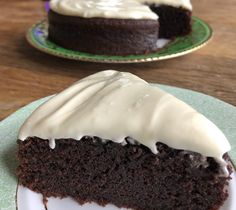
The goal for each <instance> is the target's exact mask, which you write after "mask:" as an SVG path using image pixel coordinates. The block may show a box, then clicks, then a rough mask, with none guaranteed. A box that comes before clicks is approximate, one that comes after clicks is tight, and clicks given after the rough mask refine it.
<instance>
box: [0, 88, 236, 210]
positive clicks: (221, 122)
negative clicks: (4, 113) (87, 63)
mask: <svg viewBox="0 0 236 210" xmlns="http://www.w3.org/2000/svg"><path fill="white" fill-rule="evenodd" d="M159 87H160V88H162V89H164V90H165V91H167V92H169V93H171V94H173V95H175V96H176V97H178V98H179V99H181V100H183V101H185V102H187V103H188V104H190V105H191V106H193V107H194V108H195V109H197V110H198V111H199V112H201V113H203V114H204V115H205V116H206V117H208V118H209V119H211V120H212V121H213V122H214V123H215V124H216V125H217V126H218V127H219V128H220V129H221V130H222V131H223V132H224V133H225V135H226V136H227V138H228V139H229V141H230V143H231V146H232V150H231V151H230V153H229V154H230V157H231V159H232V161H233V163H234V164H235V165H236V107H234V106H232V105H230V104H227V103H225V102H223V101H220V100H218V99H216V98H213V97H211V96H207V95H204V94H201V93H198V92H194V91H191V90H186V89H180V88H175V87H171V86H164V85H159ZM47 99H48V97H47V98H43V99H40V100H38V101H35V102H33V103H31V104H29V105H27V106H25V107H23V108H22V109H19V110H18V111H16V112H15V113H14V114H12V115H11V116H9V117H8V118H6V119H5V120H3V121H1V122H0V210H16V206H15V196H16V186H17V178H16V176H15V172H16V166H17V161H16V148H17V145H16V139H17V133H18V130H19V128H20V126H21V125H22V123H23V122H24V120H25V119H26V118H27V117H28V116H29V115H30V114H31V113H32V111H33V110H34V109H35V108H37V107H38V106H39V105H40V104H42V103H43V102H44V101H46V100H47ZM209 146H210V145H209Z"/></svg>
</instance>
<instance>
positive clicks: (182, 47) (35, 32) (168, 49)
mask: <svg viewBox="0 0 236 210" xmlns="http://www.w3.org/2000/svg"><path fill="white" fill-rule="evenodd" d="M47 28H48V25H47V21H45V20H44V21H41V22H39V23H36V24H35V25H34V26H32V27H31V28H30V29H29V31H28V33H27V40H28V41H29V43H30V44H31V45H32V46H33V47H35V48H36V49H38V50H40V51H42V52H45V53H48V54H51V55H54V56H58V57H63V58H68V59H74V60H81V61H90V62H101V63H139V62H150V61H156V60H164V59H170V58H174V57H178V56H181V55H185V54H188V53H190V52H193V51H195V50H197V49H199V48H201V47H203V46H204V45H205V44H206V43H207V42H208V41H209V40H210V38H211V37H212V29H211V27H210V26H209V25H208V24H207V23H206V22H204V21H203V20H201V19H199V18H197V17H193V18H192V33H191V34H189V35H188V36H184V37H178V38H176V39H175V40H174V41H171V42H170V43H169V44H167V45H166V46H165V47H164V48H162V49H160V50H159V51H158V52H156V53H151V54H146V55H128V56H106V55H94V54H88V53H83V52H77V51H72V50H68V49H65V48H62V47H60V46H58V45H56V44H54V43H52V42H50V41H49V40H48V39H47V34H48V29H47Z"/></svg>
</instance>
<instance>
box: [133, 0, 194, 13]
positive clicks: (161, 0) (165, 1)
mask: <svg viewBox="0 0 236 210" xmlns="http://www.w3.org/2000/svg"><path fill="white" fill-rule="evenodd" d="M136 1H139V2H141V3H147V4H155V5H168V6H172V7H182V8H184V9H187V10H190V11H192V9H193V7H192V4H191V2H190V0H136Z"/></svg>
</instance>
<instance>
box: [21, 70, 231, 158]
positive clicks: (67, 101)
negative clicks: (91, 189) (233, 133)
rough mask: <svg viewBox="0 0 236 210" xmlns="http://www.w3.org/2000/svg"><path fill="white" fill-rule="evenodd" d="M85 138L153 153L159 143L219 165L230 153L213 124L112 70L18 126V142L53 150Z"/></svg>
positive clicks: (57, 97) (86, 80) (90, 79)
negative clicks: (43, 142) (41, 142)
mask: <svg viewBox="0 0 236 210" xmlns="http://www.w3.org/2000/svg"><path fill="white" fill-rule="evenodd" d="M85 135H88V136H98V137H101V138H104V139H110V140H112V141H114V142H117V143H124V138H126V137H130V138H132V139H135V140H136V141H137V142H138V143H140V144H143V145H145V146H147V147H149V148H150V150H151V151H152V152H153V153H157V149H156V143H157V142H162V143H165V144H167V145H168V146H170V147H173V148H176V149H184V150H189V151H194V152H198V153H201V154H202V155H205V156H209V157H214V158H216V159H218V160H222V155H223V154H224V153H225V152H228V151H229V150H230V145H229V142H228V141H227V139H226V137H225V136H224V134H223V133H222V132H221V131H220V130H219V129H218V128H217V127H216V125H214V124H213V123H212V122H211V121H210V120H208V119H207V118H206V117H204V116H203V115H202V114H200V113H198V112H197V111H196V110H194V109H193V108H191V107H190V106H189V105H187V104H185V103H184V102H182V101H180V100H179V99H177V98H176V97H174V96H172V95H170V94H168V93H166V92H164V91H162V90H161V89H159V88H157V87H156V86H153V85H149V84H148V83H147V82H145V81H144V80H142V79H140V78H138V77H137V76H135V75H133V74H131V73H124V72H117V71H113V70H108V71H103V72H99V73H96V74H94V75H91V76H89V77H86V78H84V79H82V80H80V81H78V82H77V83H75V84H73V85H72V86H70V87H69V88H67V89H66V90H64V91H62V92H61V93H59V94H57V95H55V96H54V97H52V98H51V99H50V100H48V101H47V102H45V103H44V104H43V105H41V106H40V107H39V108H37V109H36V110H35V111H34V112H33V113H32V115H31V116H30V117H29V118H28V119H27V120H26V122H25V123H24V124H23V126H22V127H21V129H20V133H19V139H21V140H25V139H26V138H27V137H30V136H37V137H40V138H42V139H51V141H50V144H51V145H52V147H54V146H55V143H54V141H55V140H56V139H60V138H73V139H77V140H80V138H81V137H82V136H85ZM56 141H57V140H56Z"/></svg>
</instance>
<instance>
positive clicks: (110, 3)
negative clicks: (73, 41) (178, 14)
mask: <svg viewBox="0 0 236 210" xmlns="http://www.w3.org/2000/svg"><path fill="white" fill-rule="evenodd" d="M50 8H51V9H52V10H53V11H55V12H57V13H59V14H62V15H69V16H79V17H85V18H93V17H102V18H104V17H105V18H117V19H153V20H157V19H158V16H157V15H156V14H155V13H153V12H152V11H151V10H150V9H149V7H148V6H146V5H144V4H142V3H139V2H138V1H136V0H51V1H50Z"/></svg>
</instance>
